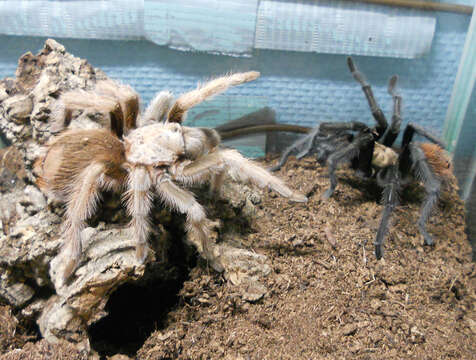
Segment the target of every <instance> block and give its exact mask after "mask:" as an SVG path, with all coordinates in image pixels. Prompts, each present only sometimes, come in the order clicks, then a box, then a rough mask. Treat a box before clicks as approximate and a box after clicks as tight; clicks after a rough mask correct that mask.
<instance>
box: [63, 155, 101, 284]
mask: <svg viewBox="0 0 476 360" xmlns="http://www.w3.org/2000/svg"><path fill="white" fill-rule="evenodd" d="M104 173H105V165H104V164H102V163H98V162H94V163H91V164H89V165H88V166H87V167H86V168H85V169H84V170H83V171H82V172H81V174H80V175H79V177H78V180H77V181H76V182H75V183H73V184H72V186H71V189H70V191H69V195H68V201H67V203H68V206H67V207H66V209H67V210H66V218H65V220H64V223H63V232H64V233H63V236H64V238H65V239H66V242H65V248H64V250H63V251H64V255H65V257H66V259H67V263H66V266H65V268H64V272H63V282H65V281H66V280H67V279H68V278H69V277H70V276H71V275H72V274H73V272H74V271H75V270H76V267H77V266H78V264H79V261H80V259H81V255H82V244H81V231H82V230H83V229H84V228H85V227H86V220H87V219H88V218H89V217H91V216H92V215H93V214H94V212H95V211H96V208H97V205H98V202H99V200H100V179H101V175H104Z"/></svg>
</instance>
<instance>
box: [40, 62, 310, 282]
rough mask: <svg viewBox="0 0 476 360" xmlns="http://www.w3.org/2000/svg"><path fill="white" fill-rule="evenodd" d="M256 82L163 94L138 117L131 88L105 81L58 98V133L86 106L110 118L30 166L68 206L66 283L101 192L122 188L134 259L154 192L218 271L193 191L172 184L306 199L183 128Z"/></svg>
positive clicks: (211, 139)
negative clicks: (222, 97) (220, 97)
mask: <svg viewBox="0 0 476 360" xmlns="http://www.w3.org/2000/svg"><path fill="white" fill-rule="evenodd" d="M258 76H259V73H258V72H254V71H251V72H246V73H236V74H232V75H227V76H224V77H220V78H217V79H215V80H212V81H210V82H208V83H206V84H204V85H203V86H201V87H199V88H198V89H196V90H193V91H191V92H188V93H185V94H183V95H182V96H180V97H179V98H178V99H176V100H174V99H173V97H172V95H171V94H170V93H169V92H161V93H159V94H158V95H157V96H156V97H155V99H154V100H153V101H152V102H151V105H149V107H148V108H147V109H146V110H145V111H144V113H143V114H142V115H140V114H139V103H138V101H139V98H138V95H137V94H136V93H135V92H134V91H133V90H132V88H130V87H129V86H125V85H120V84H117V83H115V82H113V81H111V80H106V81H101V82H98V83H97V84H96V86H95V88H94V90H93V91H83V90H75V91H71V92H67V93H65V94H63V95H62V96H61V97H60V99H59V104H58V106H57V107H56V110H55V112H54V113H53V114H52V121H53V122H54V123H56V126H57V127H61V126H64V125H67V124H68V123H69V122H70V121H71V113H72V111H74V110H84V109H88V108H89V109H91V108H93V109H95V110H97V111H99V112H102V113H104V114H108V116H109V120H110V124H109V125H108V126H107V127H108V128H98V129H75V130H67V131H65V132H63V133H62V134H60V135H59V136H57V137H54V138H53V139H52V140H51V141H50V142H49V143H48V144H47V146H46V148H45V149H44V155H43V156H41V157H40V158H39V159H37V161H36V163H35V171H36V174H37V175H38V182H37V184H38V185H39V187H40V189H41V190H42V191H44V192H45V193H46V194H47V195H48V196H49V197H51V198H54V199H57V200H59V201H61V202H65V203H66V214H65V219H64V223H63V235H62V236H63V238H64V239H65V242H66V243H65V246H64V247H63V251H62V255H64V256H65V259H66V260H65V261H64V262H63V263H64V272H63V280H64V281H66V280H67V279H68V278H69V277H70V276H71V275H72V274H73V273H74V271H75V269H76V267H77V266H78V263H79V260H80V258H81V254H82V245H81V231H82V229H84V228H85V226H86V220H87V219H88V218H90V217H91V216H92V215H93V214H94V212H95V211H96V208H97V206H98V202H99V199H100V195H101V191H102V190H113V191H116V192H119V191H122V190H125V193H124V200H125V203H126V206H127V210H128V213H129V215H130V216H131V218H132V219H131V223H130V227H131V229H132V236H133V238H134V239H135V241H136V244H137V245H136V255H137V258H138V260H140V261H144V260H145V258H146V257H147V254H148V247H147V237H148V234H149V231H150V226H151V225H150V223H149V221H148V215H149V212H150V210H151V207H152V198H153V194H154V193H155V194H157V195H158V197H159V198H160V199H161V200H162V202H163V204H164V205H165V206H167V207H169V208H171V209H174V210H177V211H179V212H181V213H184V214H186V215H187V219H186V229H187V232H188V240H189V241H190V242H191V243H193V244H194V245H195V246H196V247H197V249H198V251H199V253H200V254H201V255H202V256H204V257H205V258H206V259H207V260H208V261H209V262H210V264H211V265H212V266H213V267H214V268H215V269H216V270H218V271H222V270H223V268H222V266H221V264H220V263H219V261H217V258H216V256H217V255H216V254H215V253H214V251H213V249H212V247H211V244H210V243H209V242H210V240H209V232H210V226H211V222H210V221H209V220H208V219H207V217H206V215H205V210H204V209H203V207H202V206H201V205H200V204H199V203H198V202H197V201H196V200H195V197H194V195H193V193H191V192H190V191H188V190H185V189H183V188H181V187H180V186H179V185H178V184H182V185H185V186H187V185H193V184H200V183H204V182H207V181H209V182H210V183H211V188H212V190H215V191H219V190H220V188H221V186H222V184H223V180H224V176H225V175H226V174H228V175H229V176H230V177H231V178H232V179H233V180H235V181H241V182H249V183H252V184H254V185H257V186H259V187H269V188H271V189H273V190H275V191H276V192H278V193H279V194H281V195H282V196H284V197H287V198H289V199H291V200H293V201H298V202H305V201H307V198H306V197H305V196H304V195H302V194H300V193H298V192H294V191H292V190H291V189H290V188H288V187H287V186H286V184H285V183H284V182H283V181H281V180H280V179H278V178H277V177H275V176H273V175H271V174H270V173H269V172H268V171H266V170H264V169H263V168H262V167H260V166H258V165H257V164H255V163H254V162H252V161H250V160H248V159H246V158H244V157H243V156H242V155H240V153H238V152H237V151H235V150H231V149H223V148H220V146H219V145H220V137H219V135H218V133H217V132H216V131H215V130H212V129H207V128H192V127H186V126H182V125H181V122H182V120H183V119H184V116H185V114H186V112H187V110H188V109H190V108H191V107H193V106H195V105H196V104H198V103H200V102H202V101H204V100H205V99H207V98H209V97H211V96H213V95H216V94H218V93H221V92H223V91H225V90H226V89H227V88H228V87H230V86H233V85H238V84H241V83H245V82H248V81H252V80H254V79H256V78H257V77H258ZM136 122H137V127H136ZM58 123H60V125H58Z"/></svg>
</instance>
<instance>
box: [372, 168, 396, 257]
mask: <svg viewBox="0 0 476 360" xmlns="http://www.w3.org/2000/svg"><path fill="white" fill-rule="evenodd" d="M383 171H385V175H383V177H382V176H381V175H380V173H379V174H378V176H377V181H378V183H379V185H380V186H382V187H383V203H384V206H385V208H384V210H383V214H382V219H381V220H380V225H379V228H378V231H377V237H376V239H375V243H374V245H375V257H376V258H377V260H380V259H381V258H382V257H383V242H384V240H385V235H386V233H387V231H388V225H389V222H390V216H391V215H392V213H393V210H395V207H396V206H397V205H398V192H399V190H400V180H399V177H398V169H397V167H396V166H390V167H388V168H387V169H385V170H383Z"/></svg>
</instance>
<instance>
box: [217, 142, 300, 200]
mask: <svg viewBox="0 0 476 360" xmlns="http://www.w3.org/2000/svg"><path fill="white" fill-rule="evenodd" d="M218 154H220V156H221V158H222V159H223V161H224V163H225V166H226V169H227V172H228V174H229V175H230V176H231V177H232V178H233V179H234V180H235V181H239V182H242V183H252V184H254V185H256V186H258V187H260V188H265V187H268V188H270V189H272V190H274V191H276V192H277V193H278V194H280V195H281V196H284V197H285V198H288V199H290V200H292V201H295V202H307V197H306V196H304V195H303V194H301V193H299V192H297V191H293V190H291V189H290V188H289V187H288V186H287V185H286V184H285V183H284V182H283V181H282V180H281V179H279V178H277V177H276V176H273V175H271V174H270V173H269V172H268V171H267V170H265V169H263V168H262V167H261V166H259V165H257V164H255V163H254V162H253V161H251V160H248V159H246V158H245V157H243V156H242V155H241V154H240V153H239V152H238V151H236V150H231V149H225V150H218Z"/></svg>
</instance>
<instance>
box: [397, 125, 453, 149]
mask: <svg viewBox="0 0 476 360" xmlns="http://www.w3.org/2000/svg"><path fill="white" fill-rule="evenodd" d="M415 133H416V134H418V135H421V136H423V137H425V138H427V139H428V140H430V141H431V142H433V143H435V144H437V145H438V146H440V147H441V148H442V149H444V148H446V144H445V143H444V142H443V141H442V140H441V139H439V138H437V137H436V136H435V135H433V134H431V133H430V132H428V131H427V130H426V129H425V128H423V127H421V126H420V125H417V124H414V123H408V125H407V127H406V128H405V131H404V132H403V139H402V149H403V148H404V147H405V146H407V145H408V144H410V142H411V141H412V140H413V136H414V135H415Z"/></svg>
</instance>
